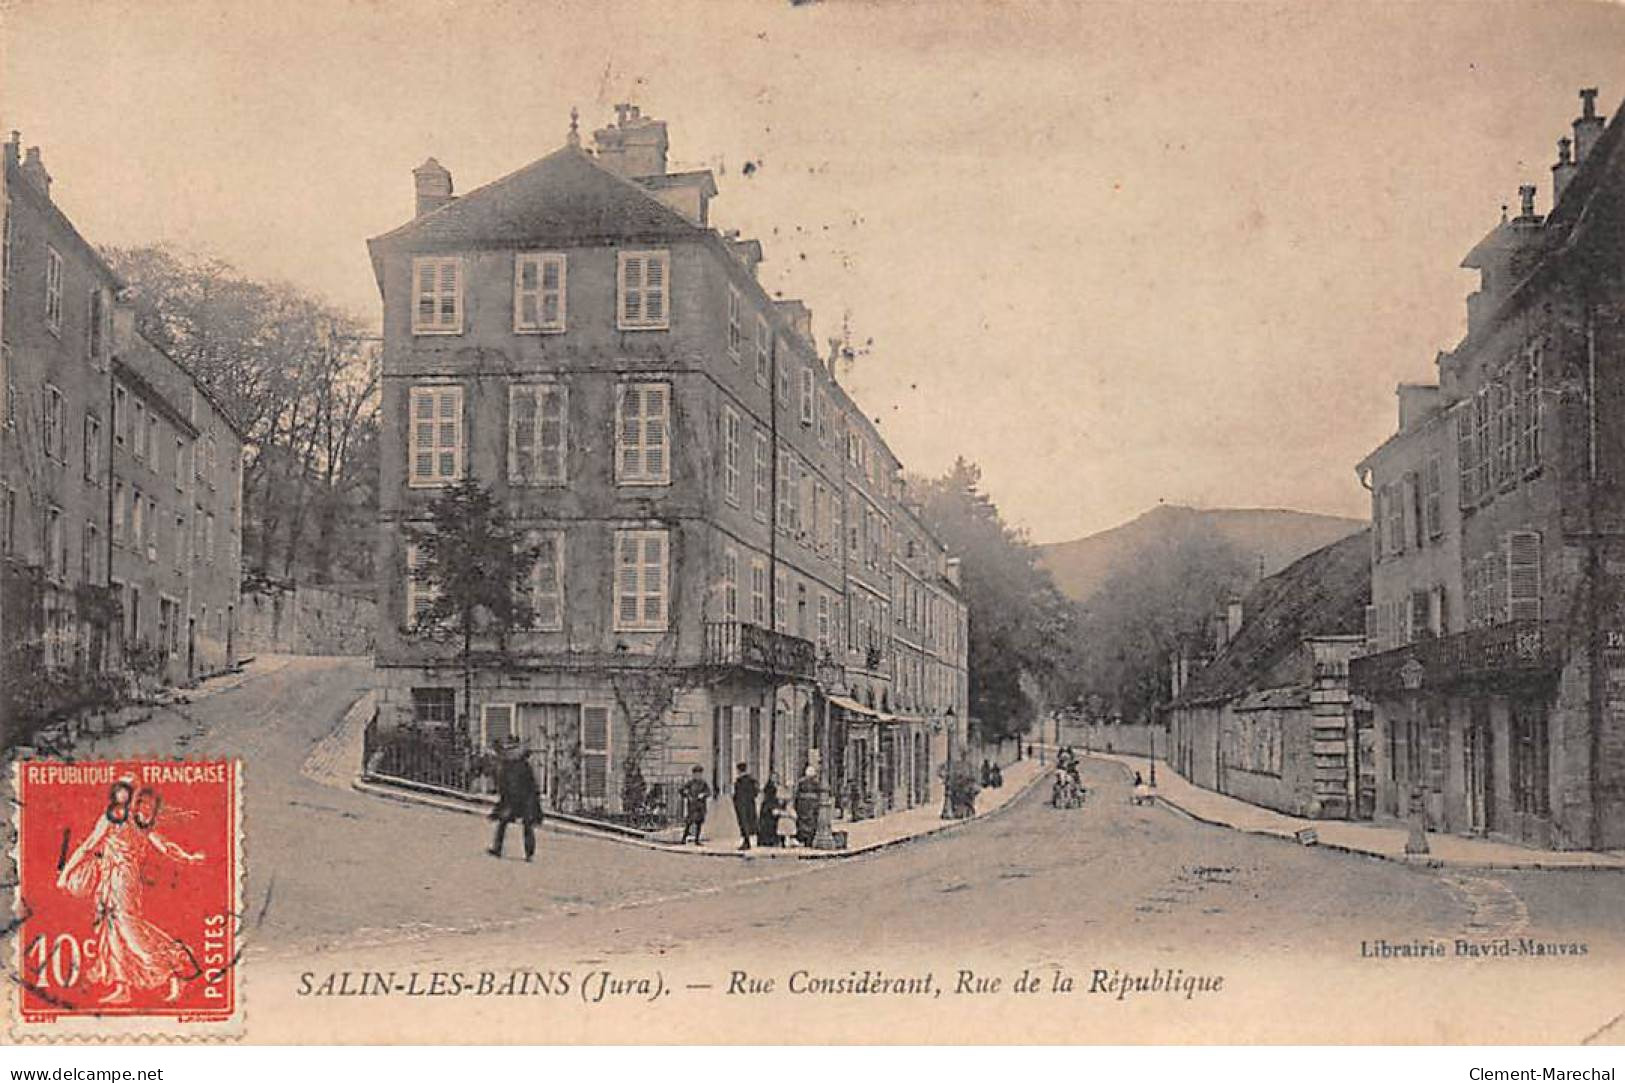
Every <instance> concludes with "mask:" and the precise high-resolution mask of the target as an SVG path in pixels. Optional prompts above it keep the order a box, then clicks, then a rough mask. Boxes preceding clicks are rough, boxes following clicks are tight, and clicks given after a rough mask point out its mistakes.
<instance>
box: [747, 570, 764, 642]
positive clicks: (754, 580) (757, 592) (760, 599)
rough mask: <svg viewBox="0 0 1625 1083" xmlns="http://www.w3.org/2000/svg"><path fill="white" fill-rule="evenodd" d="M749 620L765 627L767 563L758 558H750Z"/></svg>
mask: <svg viewBox="0 0 1625 1083" xmlns="http://www.w3.org/2000/svg"><path fill="white" fill-rule="evenodd" d="M750 620H751V623H752V624H755V625H758V626H760V627H764V628H765V627H766V626H767V563H766V562H765V561H763V560H762V559H761V558H760V557H752V558H751V562H750Z"/></svg>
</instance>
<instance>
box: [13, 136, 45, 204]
mask: <svg viewBox="0 0 1625 1083" xmlns="http://www.w3.org/2000/svg"><path fill="white" fill-rule="evenodd" d="M15 134H16V133H13V135H15ZM22 174H23V176H24V177H25V178H27V180H28V182H29V183H30V184H32V185H33V186H34V187H35V188H38V189H39V190H40V194H41V195H43V196H44V197H45V198H46V199H50V198H51V175H50V174H49V173H47V172H46V171H45V161H44V159H42V158H41V157H40V153H39V148H38V147H29V148H28V157H26V158H24V159H23V164H22Z"/></svg>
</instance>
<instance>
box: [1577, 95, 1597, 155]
mask: <svg viewBox="0 0 1625 1083" xmlns="http://www.w3.org/2000/svg"><path fill="white" fill-rule="evenodd" d="M1602 128H1603V118H1602V117H1600V116H1598V115H1597V88H1596V87H1586V88H1585V89H1584V90H1582V91H1580V115H1579V117H1577V118H1576V119H1575V121H1574V160H1575V162H1576V163H1579V162H1584V161H1585V160H1586V155H1588V154H1590V153H1591V148H1592V147H1594V146H1596V145H1597V137H1598V136H1600V135H1602Z"/></svg>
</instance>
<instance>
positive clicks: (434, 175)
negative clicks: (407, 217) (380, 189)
mask: <svg viewBox="0 0 1625 1083" xmlns="http://www.w3.org/2000/svg"><path fill="white" fill-rule="evenodd" d="M412 183H413V186H414V187H415V188H416V190H417V209H416V212H415V213H414V214H413V217H414V218H422V217H423V216H424V215H426V214H428V213H429V212H430V211H432V210H435V209H437V208H440V207H444V206H445V205H446V204H447V203H450V202H451V201H452V199H454V198H455V197H454V196H453V195H452V194H451V171H450V170H448V169H447V168H446V167H445V166H443V165H441V164H440V163H439V162H437V161H435V160H434V159H433V158H430V159H429V160H428V161H426V162H424V163H423V164H422V165H420V166H418V167H417V168H416V169H414V170H412Z"/></svg>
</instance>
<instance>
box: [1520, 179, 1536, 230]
mask: <svg viewBox="0 0 1625 1083" xmlns="http://www.w3.org/2000/svg"><path fill="white" fill-rule="evenodd" d="M1534 217H1535V186H1534V185H1533V184H1520V185H1518V218H1517V221H1519V222H1529V221H1533V220H1534Z"/></svg>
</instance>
